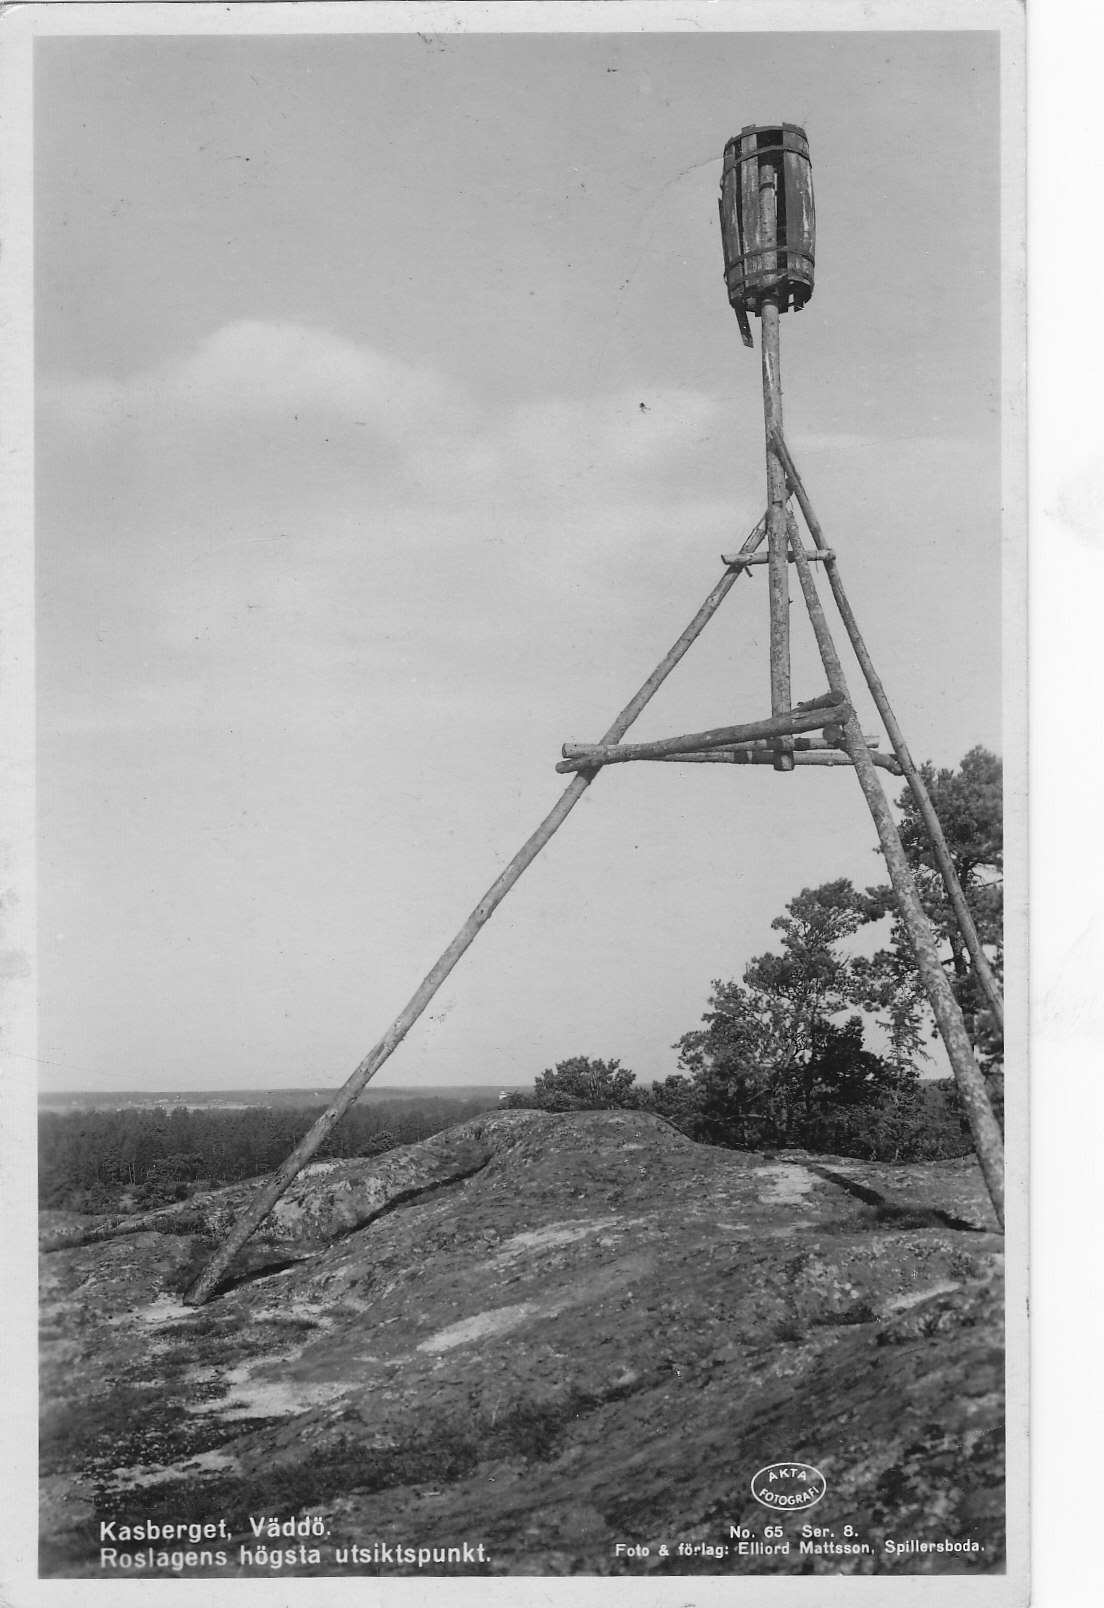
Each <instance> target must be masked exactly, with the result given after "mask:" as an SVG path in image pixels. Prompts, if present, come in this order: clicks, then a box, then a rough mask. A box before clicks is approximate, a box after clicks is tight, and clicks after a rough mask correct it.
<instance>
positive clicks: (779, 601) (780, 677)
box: [759, 162, 794, 771]
mask: <svg viewBox="0 0 1104 1608" xmlns="http://www.w3.org/2000/svg"><path fill="white" fill-rule="evenodd" d="M777 184H778V176H777V174H776V172H775V170H774V168H773V167H772V166H771V164H770V163H769V162H763V163H762V165H761V166H760V169H759V218H760V223H759V229H760V239H761V241H762V242H763V244H764V246H766V245H767V244H768V243H770V244H772V245H773V243H774V242H775V241H776V240H777V238H778V191H777ZM761 261H762V271H763V272H764V273H766V274H773V273H774V272H775V271H776V269H777V267H778V254H777V252H776V251H764V253H763V255H762V259H761ZM779 323H780V314H779V306H778V293H777V292H775V293H774V294H773V295H771V294H767V295H766V296H764V298H763V300H762V302H761V304H760V307H759V326H760V340H761V344H762V348H763V415H764V419H765V422H766V448H767V545H768V563H769V571H768V587H769V591H770V683H771V714H772V715H781V714H783V713H784V712H785V710H787V709H789V708H790V704H791V695H790V578H789V571H788V569H787V562H786V475H785V471H784V470H783V468H782V464H781V462H780V460H779V458H778V455H777V454H776V453H775V451H774V447H773V440H774V435H775V432H776V431H779V432H780V431H781V429H782V371H781V365H780V362H779V339H778V331H779ZM776 754H777V758H776V760H775V766H774V768H775V770H780V771H790V770H793V768H794V767H793V747H792V744H790V743H789V742H787V740H786V739H785V738H784V737H783V738H781V739H780V740H779V742H778V744H777V747H776Z"/></svg>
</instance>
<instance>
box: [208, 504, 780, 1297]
mask: <svg viewBox="0 0 1104 1608" xmlns="http://www.w3.org/2000/svg"><path fill="white" fill-rule="evenodd" d="M765 533H766V519H765V517H764V518H763V519H761V520H760V521H759V523H758V525H756V527H755V529H754V530H753V531H752V532H751V535H750V536H749V537H748V538H747V540H746V541H745V542H744V545H743V548H742V549H741V552H742V553H753V552H754V551H755V549H756V548H757V547H758V546H759V545H760V543H761V542H762V540H763V537H764V535H765ZM742 574H743V570H742V568H740V567H739V566H734V567H732V568H729V569H727V570H726V571H725V573H724V574H723V575H722V576H721V578H720V580H719V581H718V582H717V584H716V585H715V586H714V587H713V589H712V591H711V592H710V593H709V596H708V597H707V598H706V600H705V602H704V603H703V604H702V606H701V608H700V609H699V610H698V612H697V613H696V614H695V616H694V618H693V619H692V620H691V621H690V624H689V625H688V626H687V627H686V630H685V631H684V632H683V633H682V635H681V636H680V637H679V638H678V640H677V642H675V643H674V645H673V646H672V647H671V649H670V650H669V651H668V652H667V653H666V654H665V655H664V657H663V658H662V659H661V660H660V662H659V664H658V665H657V666H656V668H655V669H654V670H653V671H652V673H651V675H650V676H649V677H648V679H647V681H645V682H644V684H643V686H642V687H641V688H640V691H639V692H638V693H637V694H636V695H635V697H633V698H631V699H630V700H629V702H628V703H627V704H626V705H625V707H624V709H622V711H621V713H620V714H619V715H618V717H617V719H616V720H615V721H614V722H613V725H612V726H611V727H610V728H609V730H608V731H607V732H606V734H605V737H604V738H603V741H604V742H606V743H616V742H617V741H619V739H620V738H621V737H623V736H624V734H625V733H626V732H627V731H628V729H629V727H630V726H631V725H632V723H633V721H634V720H635V719H636V718H637V716H638V715H639V714H640V712H641V710H642V709H643V708H644V707H645V705H646V704H647V703H648V702H649V700H650V699H651V698H652V696H653V695H654V694H655V692H656V691H657V690H658V689H659V687H661V686H662V684H663V682H664V681H666V679H667V677H668V676H669V675H670V673H671V671H672V670H673V669H674V668H675V666H676V665H677V664H678V662H679V660H680V659H682V657H683V656H684V655H685V654H686V653H687V652H688V650H689V649H690V647H691V646H692V645H693V643H694V642H696V641H697V639H698V637H699V636H700V635H701V633H702V631H703V630H704V629H705V627H706V625H707V624H708V623H709V621H710V620H711V619H712V618H713V616H714V614H715V613H716V612H717V610H718V609H719V608H720V606H721V604H722V602H723V601H724V599H725V597H726V596H727V595H728V593H729V592H730V591H731V589H732V587H733V586H734V585H735V584H736V581H737V580H738V579H739V577H740V576H741V575H742ZM597 774H598V771H597V770H596V769H592V770H587V771H582V772H580V774H579V775H577V776H576V777H575V778H574V780H573V781H572V782H571V783H570V785H569V786H568V787H567V788H566V790H565V791H564V793H563V794H562V795H561V797H560V799H559V801H558V802H557V803H556V804H555V805H554V806H553V808H552V809H551V810H550V811H549V813H548V814H547V815H546V816H545V818H544V820H543V821H542V822H541V824H540V826H538V828H537V830H536V831H535V832H534V833H533V835H532V837H531V838H529V839H528V841H527V842H526V843H525V844H524V845H523V846H522V847H521V848H520V849H519V850H518V852H517V854H515V855H514V858H513V859H512V860H511V861H510V863H509V865H508V866H507V867H506V869H505V870H504V871H503V872H502V874H501V876H499V877H497V878H496V879H495V881H494V882H493V883H492V884H491V886H490V887H489V888H488V889H487V892H486V893H485V894H484V895H483V897H482V899H480V901H479V903H478V904H477V905H476V907H475V909H474V910H473V911H472V913H471V915H470V916H469V917H468V919H467V921H466V922H465V923H464V925H463V926H462V927H461V929H460V931H459V932H458V933H457V935H456V937H455V938H454V939H453V940H452V942H451V944H449V946H448V948H447V949H446V950H445V952H444V954H443V955H442V956H441V958H440V960H438V962H437V964H436V965H435V966H434V967H433V969H432V971H430V972H428V973H427V974H426V976H425V977H424V978H423V979H422V982H421V983H420V984H419V986H418V988H417V990H416V991H415V993H414V994H413V995H412V997H411V999H410V1000H409V1002H408V1003H407V1005H406V1006H405V1007H404V1009H403V1010H401V1011H400V1012H399V1014H398V1016H396V1018H395V1020H394V1021H393V1022H392V1024H391V1026H390V1027H389V1028H388V1029H387V1032H386V1033H385V1034H384V1035H383V1037H382V1038H381V1039H380V1041H379V1043H378V1044H376V1045H375V1046H374V1048H373V1049H371V1050H370V1051H369V1052H368V1054H367V1055H366V1056H365V1057H364V1059H363V1061H361V1062H360V1064H359V1066H357V1068H356V1069H355V1071H354V1072H353V1073H352V1075H351V1077H350V1078H349V1079H348V1080H347V1082H346V1083H345V1084H344V1085H343V1086H342V1088H341V1089H340V1091H339V1092H338V1094H337V1097H336V1099H335V1100H334V1102H333V1104H332V1105H330V1106H329V1107H327V1109H326V1110H325V1111H324V1112H323V1113H322V1115H321V1116H320V1117H319V1118H318V1121H317V1122H316V1123H315V1124H314V1126H313V1127H312V1128H311V1129H310V1131H309V1132H308V1133H306V1134H305V1135H304V1136H303V1138H302V1139H301V1140H300V1141H299V1143H298V1145H297V1146H296V1147H295V1149H294V1150H293V1151H292V1153H291V1155H290V1156H289V1157H288V1158H287V1160H286V1161H285V1162H284V1163H283V1165H282V1166H281V1167H279V1168H278V1169H277V1171H276V1172H275V1173H273V1175H272V1177H271V1178H270V1179H269V1181H268V1183H267V1184H265V1185H264V1187H263V1188H262V1189H260V1190H259V1191H258V1192H257V1195H256V1196H255V1198H254V1199H253V1201H252V1202H251V1203H250V1205H249V1206H248V1208H247V1209H246V1211H245V1212H243V1213H242V1216H241V1217H240V1218H239V1220H238V1222H237V1223H236V1224H235V1226H234V1228H233V1229H232V1230H231V1232H230V1233H229V1234H228V1235H227V1237H226V1239H225V1240H224V1241H223V1243H222V1244H221V1245H220V1246H219V1247H218V1249H217V1250H216V1252H215V1254H214V1255H213V1256H212V1258H211V1260H210V1261H209V1262H208V1264H207V1266H206V1267H205V1268H204V1269H203V1271H202V1273H201V1274H200V1275H199V1277H198V1278H197V1279H196V1281H195V1283H194V1284H193V1285H192V1286H191V1288H190V1289H189V1290H188V1292H187V1294H186V1295H185V1297H184V1302H185V1305H187V1306H193V1307H196V1306H202V1305H203V1303H204V1302H205V1301H206V1300H207V1299H208V1297H209V1296H210V1295H211V1293H212V1291H213V1290H214V1289H215V1287H216V1285H217V1284H218V1282H219V1280H220V1279H221V1278H222V1276H223V1274H224V1273H225V1272H226V1270H227V1268H228V1267H229V1266H230V1263H231V1262H232V1261H233V1259H234V1257H235V1256H236V1255H237V1254H238V1252H239V1251H240V1250H241V1248H242V1246H243V1245H244V1244H245V1242H246V1240H247V1239H249V1237H250V1235H251V1234H254V1233H256V1231H257V1229H258V1228H259V1227H260V1225H261V1224H262V1223H263V1222H264V1220H265V1218H266V1217H267V1216H268V1214H269V1212H270V1211H271V1210H272V1208H273V1206H275V1204H276V1202H277V1201H278V1200H279V1199H280V1197H281V1196H282V1195H283V1194H284V1192H285V1190H286V1189H287V1188H288V1186H289V1185H290V1184H291V1182H292V1181H293V1179H295V1178H296V1177H297V1176H298V1174H299V1173H300V1172H301V1171H302V1170H303V1168H304V1167H305V1166H306V1164H307V1162H308V1161H309V1160H310V1158H311V1157H312V1156H313V1155H314V1154H315V1152H316V1151H317V1150H318V1147H319V1146H320V1145H321V1144H322V1142H323V1140H324V1139H325V1138H326V1136H327V1134H329V1132H330V1131H331V1129H332V1128H334V1127H335V1126H336V1124H337V1123H338V1122H340V1120H341V1118H342V1117H343V1116H344V1115H345V1113H346V1111H347V1110H348V1109H349V1107H350V1106H351V1105H352V1104H353V1102H354V1100H356V1099H357V1098H358V1097H359V1096H360V1094H361V1093H362V1092H363V1090H364V1088H365V1086H366V1085H367V1083H368V1082H369V1080H370V1079H371V1078H373V1077H375V1075H376V1073H377V1072H378V1071H379V1069H380V1067H381V1066H382V1065H383V1064H384V1062H385V1061H386V1060H387V1058H388V1056H389V1055H390V1054H391V1052H392V1051H393V1050H394V1049H395V1048H396V1047H397V1045H399V1044H400V1043H401V1042H402V1040H403V1039H404V1038H405V1037H406V1035H407V1033H409V1031H410V1029H411V1028H412V1027H413V1025H414V1023H415V1022H416V1021H417V1020H418V1018H419V1016H421V1014H422V1012H423V1011H424V1010H425V1008H426V1006H427V1005H428V1004H429V1002H430V1000H431V999H432V998H433V996H434V994H436V992H437V990H438V989H439V988H440V986H441V984H442V983H443V982H444V980H445V978H446V977H447V976H448V975H449V973H450V972H451V971H452V969H453V967H454V966H455V965H456V963H457V961H458V960H459V959H460V957H461V955H463V954H464V952H465V951H466V950H467V949H468V948H469V947H470V945H471V944H472V943H473V941H474V939H475V937H476V935H477V933H478V932H479V931H480V929H481V928H482V927H484V926H485V925H486V923H487V922H488V921H489V920H490V919H491V916H492V915H493V914H494V912H495V910H496V909H497V908H498V906H499V905H500V904H501V903H502V900H503V899H504V898H505V897H506V895H507V894H508V893H509V891H510V889H511V888H512V887H513V886H514V883H515V882H517V880H518V878H519V877H520V876H521V875H522V873H523V872H524V871H525V870H526V869H527V868H528V867H529V866H530V865H532V863H533V861H534V860H535V859H536V857H537V855H538V854H539V853H540V851H541V850H542V849H543V848H544V846H545V844H546V843H547V842H548V841H549V839H550V838H551V837H552V835H553V834H554V833H555V832H556V831H557V830H558V829H559V827H560V826H562V825H563V823H564V821H565V820H566V819H567V817H568V815H570V813H571V811H572V810H573V809H574V808H575V806H576V804H577V803H578V802H579V800H580V799H581V798H582V796H583V794H584V793H585V792H586V790H587V788H588V787H589V786H590V784H591V782H592V781H593V780H594V778H595V776H597Z"/></svg>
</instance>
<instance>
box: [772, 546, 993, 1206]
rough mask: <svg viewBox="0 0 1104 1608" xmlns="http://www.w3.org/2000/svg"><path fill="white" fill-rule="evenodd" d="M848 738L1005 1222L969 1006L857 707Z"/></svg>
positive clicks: (800, 560) (816, 625)
mask: <svg viewBox="0 0 1104 1608" xmlns="http://www.w3.org/2000/svg"><path fill="white" fill-rule="evenodd" d="M792 546H793V550H794V563H795V566H796V569H797V573H798V576H799V577H800V580H801V590H802V592H803V593H804V595H805V605H806V608H807V609H808V611H809V619H810V622H811V623H812V627H813V634H814V635H815V637H816V640H817V647H818V648H819V650H820V657H821V660H822V662H823V665H824V673H825V675H826V676H827V677H828V684H829V686H830V687H831V688H832V691H833V692H834V693H835V694H836V695H837V697H839V698H840V699H841V701H842V700H847V699H848V697H849V694H848V690H847V682H846V680H845V678H844V674H843V667H842V666H841V664H840V661H839V655H838V654H837V652H836V647H835V643H834V642H833V641H832V633H831V631H830V630H829V628H828V621H827V619H826V618H825V614H824V609H823V607H822V605H821V602H820V597H819V594H818V593H817V586H816V580H815V579H814V577H813V568H812V565H811V564H810V563H809V562H808V560H807V559H806V557H805V554H804V551H803V548H802V544H801V541H800V538H799V536H798V532H797V528H796V525H794V526H793V541H792ZM843 741H844V747H845V748H846V750H847V753H848V754H849V755H850V757H851V761H852V763H853V765H854V767H855V772H856V774H857V775H858V778H859V785H860V786H861V788H862V790H863V795H864V797H865V798H866V802H867V806H868V808H869V810H870V813H871V815H872V816H873V819H874V825H875V826H876V827H877V830H878V838H879V841H880V842H881V845H882V853H883V855H884V856H885V862H886V866H887V868H888V870H889V876H890V881H891V882H892V883H893V892H894V894H895V895H896V898H897V908H898V909H899V910H900V912H901V919H902V920H903V922H904V924H905V927H906V929H907V931H908V935H909V941H910V943H911V944H912V952H913V955H914V956H915V959H916V969H917V971H918V972H919V973H920V980H921V982H922V983H923V985H924V990H925V992H926V994H927V996H928V999H929V1001H930V1002H931V1008H932V1011H933V1012H934V1014H935V1019H936V1022H937V1023H938V1025H939V1032H940V1035H941V1037H942V1039H943V1043H944V1044H945V1046H946V1049H947V1056H948V1058H949V1060H950V1063H951V1069H952V1071H953V1072H954V1077H955V1083H956V1084H957V1086H958V1092H959V1097H960V1099H961V1100H962V1104H963V1106H964V1107H965V1110H966V1116H967V1118H968V1120H969V1123H970V1131H971V1133H972V1134H973V1138H974V1149H975V1150H976V1151H977V1157H978V1161H979V1162H980V1164H981V1171H982V1174H983V1176H984V1178H985V1184H986V1188H987V1189H988V1191H989V1198H990V1200H991V1201H992V1202H993V1210H994V1211H995V1212H996V1214H997V1221H998V1222H999V1223H1000V1224H1001V1225H1002V1226H1003V1224H1004V1140H1003V1137H1002V1135H1001V1131H1000V1126H999V1124H998V1123H997V1119H996V1117H995V1116H994V1115H993V1107H992V1105H991V1104H990V1101H989V1094H988V1091H987V1089H986V1087H985V1079H984V1078H983V1076H982V1073H981V1068H980V1067H979V1066H978V1064H977V1061H976V1060H975V1059H974V1049H973V1045H972V1044H971V1043H970V1037H969V1034H968V1033H967V1031H966V1023H965V1022H964V1021H963V1019H962V1011H961V1010H960V1008H959V1004H958V1001H957V1000H956V999H955V997H954V992H953V990H952V988H951V985H950V983H949V982H948V980H947V974H946V972H945V971H944V970H943V966H942V963H941V961H940V959H939V951H938V949H937V947H936V941H935V934H934V933H933V931H932V928H931V923H930V922H929V921H928V918H927V916H926V915H925V913H924V907H923V905H922V904H921V903H920V896H919V894H918V893H917V891H916V884H915V882H914V880H913V876H912V868H911V867H910V865H909V863H908V857H907V856H906V854H905V850H904V845H903V844H902V842H901V837H900V834H899V833H898V831H897V823H896V822H895V821H894V819H893V815H892V813H891V812H890V808H889V802H888V800H887V799H886V796H885V793H884V792H883V790H882V784H881V782H880V781H879V780H878V776H877V772H876V771H875V769H874V764H873V760H872V756H871V753H870V750H869V749H868V748H867V746H866V743H865V741H864V740H863V734H862V728H861V727H860V725H859V722H858V718H857V717H856V716H855V715H854V714H850V715H849V716H848V718H847V719H846V720H845V721H844V722H843Z"/></svg>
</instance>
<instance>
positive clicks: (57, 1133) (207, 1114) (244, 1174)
mask: <svg viewBox="0 0 1104 1608" xmlns="http://www.w3.org/2000/svg"><path fill="white" fill-rule="evenodd" d="M493 1104H497V1102H489V1101H487V1100H485V1099H484V1100H446V1099H424V1098H419V1099H413V1100H402V1099H399V1100H395V1101H382V1100H381V1101H379V1102H378V1103H373V1104H372V1105H368V1106H365V1105H358V1106H354V1107H353V1109H352V1110H351V1111H349V1112H347V1113H346V1115H345V1117H344V1118H343V1119H342V1120H341V1122H339V1123H338V1124H337V1126H336V1128H335V1129H334V1131H333V1132H332V1133H331V1134H329V1135H328V1137H327V1139H326V1140H325V1142H324V1144H323V1145H322V1147H321V1149H320V1150H319V1151H318V1158H317V1159H319V1160H325V1159H326V1158H328V1157H345V1156H378V1155H382V1154H383V1152H384V1151H387V1150H392V1149H394V1147H395V1146H396V1145H409V1144H415V1143H416V1142H417V1141H418V1140H419V1139H428V1138H429V1136H430V1135H431V1134H434V1133H440V1132H441V1131H442V1129H444V1128H451V1127H453V1126H454V1125H455V1124H456V1123H458V1122H466V1121H467V1120H468V1119H469V1118H470V1117H474V1116H477V1115H478V1114H479V1113H480V1112H481V1111H486V1110H487V1109H488V1106H489V1105H493ZM321 1111H322V1108H321V1107H320V1106H319V1105H317V1104H314V1105H309V1106H307V1105H303V1106H285V1105H277V1106H263V1105H251V1106H247V1107H245V1108H244V1109H236V1108H235V1109H230V1110H219V1109H218V1108H214V1109H206V1110H196V1109H190V1108H188V1107H186V1106H179V1105H177V1106H173V1107H172V1108H171V1109H170V1108H166V1107H164V1106H144V1107H138V1108H135V1107H128V1108H125V1109H122V1110H116V1111H105V1110H88V1111H44V1112H42V1113H40V1115H39V1129H38V1132H39V1149H38V1199H39V1205H40V1206H42V1207H47V1208H50V1209H52V1210H55V1211H72V1212H111V1211H116V1210H126V1209H128V1208H133V1209H134V1210H136V1211H145V1210H148V1209H150V1208H152V1207H155V1206H161V1205H166V1204H168V1203H170V1202H172V1201H176V1200H185V1199H187V1197H188V1196H189V1195H192V1194H194V1193H195V1192H196V1190H198V1189H208V1188H217V1187H218V1186H219V1185H221V1184H231V1183H236V1182H237V1181H239V1180H240V1179H243V1178H254V1177H258V1176H260V1175H261V1174H263V1173H268V1172H272V1171H273V1170H274V1169H275V1168H276V1167H278V1166H279V1165H280V1163H281V1162H282V1161H283V1160H284V1159H285V1158H286V1157H287V1156H288V1155H289V1154H290V1152H291V1151H292V1150H293V1149H294V1148H295V1146H296V1145H297V1144H298V1142H299V1140H300V1139H301V1138H302V1137H303V1135H304V1134H305V1133H306V1132H307V1130H308V1128H310V1127H311V1125H312V1124H313V1123H314V1122H315V1121H316V1119H317V1118H318V1117H319V1116H320V1115H321Z"/></svg>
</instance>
